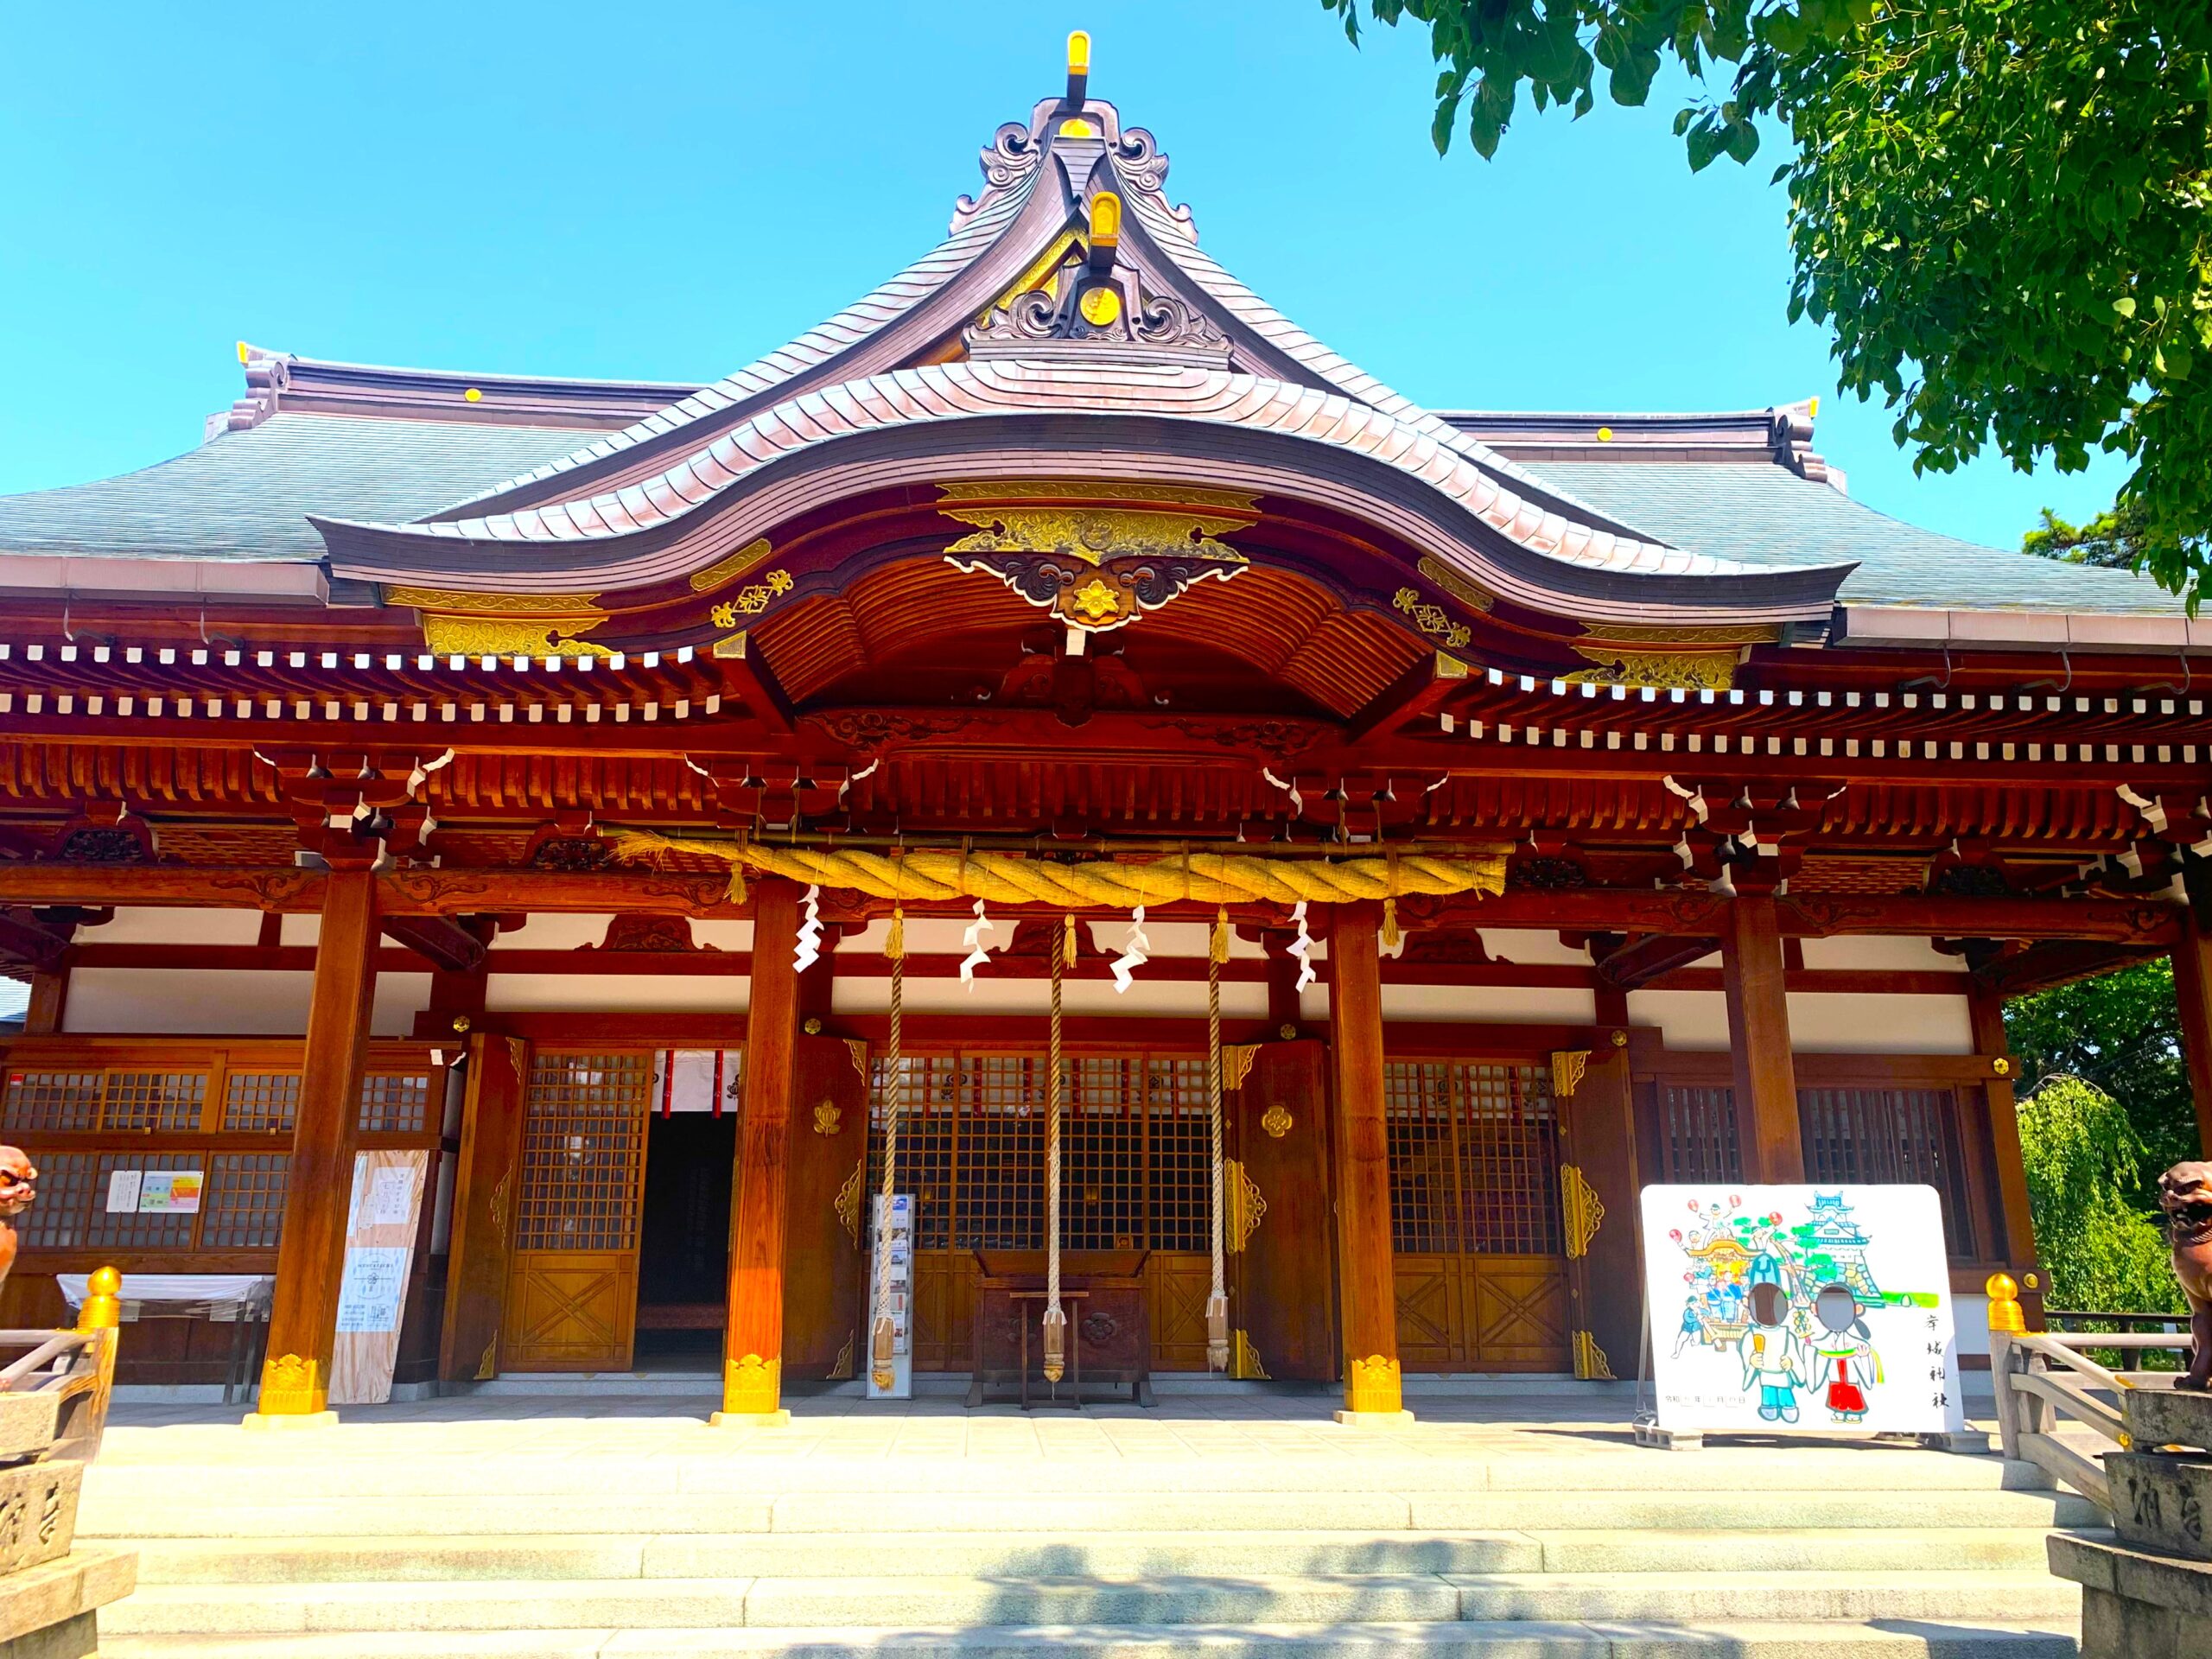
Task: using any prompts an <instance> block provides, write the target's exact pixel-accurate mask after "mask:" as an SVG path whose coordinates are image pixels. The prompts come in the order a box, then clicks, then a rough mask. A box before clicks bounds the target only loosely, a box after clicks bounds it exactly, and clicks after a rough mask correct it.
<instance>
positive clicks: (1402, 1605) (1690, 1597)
mask: <svg viewBox="0 0 2212 1659" xmlns="http://www.w3.org/2000/svg"><path fill="white" fill-rule="evenodd" d="M2080 1605H2081V1596H2080V1592H2079V1591H2078V1590H2077V1589H2076V1588H2075V1586H2072V1585H2069V1584H2066V1583H2064V1582H2063V1581H2060V1580H2054V1579H2052V1578H2050V1575H2049V1574H2047V1573H2045V1574H2043V1575H2039V1576H2038V1575H2034V1574H2030V1573H1967V1572H1952V1573H1944V1572H1909V1573H1851V1572H1829V1573H1758V1572H1748V1573H1745V1572H1735V1571H1726V1572H1718V1573H1642V1574H1639V1573H1598V1574H1581V1573H1485V1574H1469V1575H1455V1576H1450V1577H1445V1576H1431V1575H1421V1574H1411V1573H1408V1574H1400V1575H1393V1576H1380V1575H1369V1576H1359V1577H1322V1576H1297V1575H1287V1574H1285V1575H1274V1576H1268V1577H1225V1576H1197V1575H1172V1574H1169V1575H1163V1574H1142V1573H1130V1574H1124V1575H1116V1576H1111V1577H1109V1576H1106V1575H1102V1574H1091V1575H1087V1576H1084V1577H1080V1578H1065V1579H1013V1578H977V1577H973V1576H969V1575H964V1574H960V1575H955V1574H945V1575H939V1576H929V1577H924V1576H913V1577H906V1578H856V1577H841V1578H759V1579H626V1580H625V1579H599V1580H558V1581H544V1580H479V1581H474V1582H467V1581H454V1580H444V1581H432V1582H418V1583H415V1584H412V1585H410V1586H409V1587H408V1589H407V1590H406V1592H404V1593H403V1594H395V1593H393V1592H392V1589H391V1586H389V1585H388V1584H378V1583H357V1582H346V1583H325V1584H319V1585H312V1586H289V1585H286V1586H277V1585H270V1584H256V1585H158V1586H144V1587H142V1589H141V1590H140V1591H139V1592H138V1593H137V1595H136V1596H133V1597H132V1598H131V1599H129V1600H127V1601H124V1602H122V1603H120V1604H118V1605H117V1606H115V1607H114V1608H112V1609H111V1611H110V1613H109V1615H108V1618H107V1619H106V1621H105V1627H106V1629H107V1630H109V1631H111V1633H115V1634H118V1635H128V1634H209V1635H213V1634H218V1633H223V1632H234V1633H239V1634H245V1633H250V1632H257V1633H263V1634H270V1633H277V1632H282V1631H292V1632H305V1631H339V1630H353V1631H364V1630H375V1631H393V1630H528V1629H556V1630H557V1629H563V1628H571V1627H575V1626H579V1625H582V1624H587V1623H588V1622H590V1621H594V1620H597V1621H601V1622H604V1623H607V1624H613V1625H616V1626H619V1627H620V1628H622V1629H626V1630H644V1629H652V1628H674V1629H690V1628H694V1627H702V1626H728V1627H732V1628H737V1627H747V1626H763V1625H765V1626H769V1627H772V1628H785V1627H788V1628H794V1629H795V1628H800V1627H807V1626H816V1625H847V1624H865V1625H867V1626H868V1627H870V1628H873V1629H916V1628H920V1629H938V1628H949V1627H956V1626H958V1627H969V1628H982V1627H988V1626H995V1625H1007V1624H1020V1625H1027V1624H1123V1625H1185V1624H1346V1623H1369V1622H1375V1621H1384V1622H1395V1623H1411V1622H1423V1623H1426V1622H1430V1621H1436V1620H1444V1621H1453V1622H1458V1621H1468V1620H1472V1621H1478V1622H1484V1623H1504V1622H1516V1621H1517V1622H1529V1623H1534V1622H1540V1621H1546V1620H1551V1621H1556V1620H1560V1619H1571V1620H1580V1621H1587V1622H1592V1623H1613V1622H1620V1621H1629V1622H1652V1623H1670V1624H1681V1625H1694V1624H1700V1623H1701V1622H1702V1621H1703V1620H1704V1619H1705V1618H1707V1617H1709V1616H1711V1615H1712V1614H1713V1612H1714V1611H1718V1610H1725V1611H1726V1613H1727V1615H1728V1617H1730V1618H1732V1619H1735V1620H1738V1621H1761V1620H1766V1621H1783V1622H1815V1621H1829V1620H1838V1621H1849V1620H1869V1619H1886V1620H1891V1621H1896V1620H1912V1619H1927V1618H1948V1619H1950V1620H1953V1621H1966V1620H1974V1619H1982V1620H1988V1619H1996V1620H2026V1621H2028V1622H2031V1623H2034V1622H2037V1621H2046V1622H2047V1621H2061V1622H2063V1621H2064V1620H2067V1619H2069V1618H2078V1617H2079V1614H2080Z"/></svg>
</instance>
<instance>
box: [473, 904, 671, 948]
mask: <svg viewBox="0 0 2212 1659" xmlns="http://www.w3.org/2000/svg"><path fill="white" fill-rule="evenodd" d="M613 919H614V918H613V917H612V916H590V915H577V916H565V915H561V914H559V913H557V912H543V911H541V912H538V913H537V914H536V915H534V916H532V917H531V918H530V919H529V920H528V921H526V922H524V924H523V925H521V926H520V927H518V928H517V929H516V930H515V931H513V932H512V933H502V934H500V935H499V937H498V938H494V939H493V941H492V949H493V950H575V948H576V947H577V946H578V945H580V944H598V943H599V942H600V941H601V939H603V938H606V937H607V923H609V922H611V921H613ZM691 937H692V938H695V939H696V938H698V937H699V936H698V934H697V933H696V932H694V933H693V934H692V936H691Z"/></svg>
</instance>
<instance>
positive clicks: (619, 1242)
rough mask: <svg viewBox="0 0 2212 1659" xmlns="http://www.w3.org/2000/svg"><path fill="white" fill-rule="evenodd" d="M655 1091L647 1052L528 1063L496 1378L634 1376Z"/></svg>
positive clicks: (547, 1057) (539, 1057) (548, 1055)
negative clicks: (649, 1117) (648, 1129)
mask: <svg viewBox="0 0 2212 1659" xmlns="http://www.w3.org/2000/svg"><path fill="white" fill-rule="evenodd" d="M652 1082H653V1063H652V1054H651V1053H650V1052H644V1051H639V1052H631V1053H577V1052H563V1051H559V1050H554V1051H546V1050H540V1051H538V1052H536V1053H535V1054H533V1055H532V1057H531V1069H530V1087H529V1090H528V1094H527V1096H526V1097H525V1100H524V1110H523V1142H522V1160H521V1166H520V1169H519V1170H518V1177H519V1179H518V1189H519V1190H518V1195H517V1201H516V1205H515V1234H514V1254H513V1258H512V1267H511V1268H510V1269H509V1274H508V1280H507V1306H506V1319H505V1327H504V1330H503V1332H502V1333H501V1337H500V1341H499V1368H500V1369H501V1370H507V1371H607V1370H628V1369H629V1366H630V1358H631V1344H632V1339H633V1338H635V1336H636V1334H637V1311H638V1224H639V1213H640V1211H641V1209H642V1200H643V1198H644V1193H645V1117H646V1114H647V1112H648V1111H649V1110H650V1109H651V1107H652Z"/></svg>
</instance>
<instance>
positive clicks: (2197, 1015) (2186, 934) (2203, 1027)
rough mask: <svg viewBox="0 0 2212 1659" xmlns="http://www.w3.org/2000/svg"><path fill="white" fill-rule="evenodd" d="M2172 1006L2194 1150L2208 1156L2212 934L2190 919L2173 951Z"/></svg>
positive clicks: (2211, 1137)
mask: <svg viewBox="0 0 2212 1659" xmlns="http://www.w3.org/2000/svg"><path fill="white" fill-rule="evenodd" d="M2173 959H2174V1004H2175V1007H2176V1010H2177V1012H2178V1013H2179V1014H2180V1016H2181V1052H2182V1058H2183V1059H2184V1060H2186V1061H2187V1062H2188V1064H2189V1092H2190V1098H2191V1099H2192V1100H2193V1101H2194V1102H2195V1103H2196V1146H2197V1153H2198V1155H2199V1156H2200V1157H2204V1156H2212V933H2208V932H2207V931H2206V930H2205V929H2204V928H2203V927H2202V926H2201V925H2199V924H2198V923H2197V922H2196V919H2195V918H2190V922H2189V924H2188V925H2187V926H2186V927H2185V928H2184V929H2183V931H2182V937H2181V938H2180V939H2179V940H2178V941H2177V943H2176V944H2175V945H2174V949H2173Z"/></svg>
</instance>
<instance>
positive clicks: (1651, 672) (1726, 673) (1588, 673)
mask: <svg viewBox="0 0 2212 1659" xmlns="http://www.w3.org/2000/svg"><path fill="white" fill-rule="evenodd" d="M1574 650H1575V654H1576V655H1577V656H1580V657H1584V658H1588V659H1589V660H1590V661H1591V662H1592V663H1595V664H1598V666H1597V667H1595V668H1585V669H1578V670H1577V671H1575V672H1573V673H1572V674H1562V675H1561V676H1560V678H1561V679H1562V680H1565V681H1566V682H1567V683H1569V684H1571V685H1649V686H1653V687H1656V689H1658V690H1662V691H1667V690H1684V691H1726V690H1728V689H1729V688H1730V687H1731V686H1732V685H1734V684H1735V683H1736V653H1735V652H1732V651H1607V650H1605V649H1604V648H1603V647H1601V646H1597V645H1577V646H1575V647H1574Z"/></svg>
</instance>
